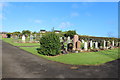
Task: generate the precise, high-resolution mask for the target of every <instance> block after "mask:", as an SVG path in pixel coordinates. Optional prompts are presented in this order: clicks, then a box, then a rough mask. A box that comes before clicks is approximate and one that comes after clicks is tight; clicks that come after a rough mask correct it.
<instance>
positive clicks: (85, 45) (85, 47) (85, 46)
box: [84, 42, 88, 51]
mask: <svg viewBox="0 0 120 80" xmlns="http://www.w3.org/2000/svg"><path fill="white" fill-rule="evenodd" d="M84 50H85V51H87V50H88V47H87V42H84Z"/></svg>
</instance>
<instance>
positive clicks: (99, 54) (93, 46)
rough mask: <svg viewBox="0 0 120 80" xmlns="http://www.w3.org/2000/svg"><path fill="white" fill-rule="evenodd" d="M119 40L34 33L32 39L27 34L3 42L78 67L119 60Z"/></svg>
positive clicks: (12, 36) (13, 36)
mask: <svg viewBox="0 0 120 80" xmlns="http://www.w3.org/2000/svg"><path fill="white" fill-rule="evenodd" d="M119 40H120V39H119V38H112V37H94V36H82V35H78V34H74V35H73V36H71V35H68V36H65V35H62V36H60V35H58V33H54V32H48V33H44V34H39V35H38V34H32V33H31V34H30V35H29V36H28V35H26V34H23V35H11V38H3V41H5V42H8V43H10V44H12V45H14V46H19V48H21V49H23V50H26V51H28V52H30V53H32V54H35V55H38V56H42V57H44V58H46V59H48V60H53V61H57V62H62V63H66V64H74V65H87V64H92V65H95V64H102V63H106V62H109V61H112V60H115V59H118V58H119V53H118V49H119V47H120V41H119ZM29 46H31V47H29ZM39 46H40V47H39ZM73 53H74V54H73ZM50 56H51V57H50ZM111 57H112V58H111ZM77 59H80V61H79V60H77ZM86 59H88V60H87V61H86Z"/></svg>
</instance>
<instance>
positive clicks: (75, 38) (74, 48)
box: [73, 35, 78, 50]
mask: <svg viewBox="0 0 120 80" xmlns="http://www.w3.org/2000/svg"><path fill="white" fill-rule="evenodd" d="M77 41H78V35H74V38H73V50H76V42H77Z"/></svg>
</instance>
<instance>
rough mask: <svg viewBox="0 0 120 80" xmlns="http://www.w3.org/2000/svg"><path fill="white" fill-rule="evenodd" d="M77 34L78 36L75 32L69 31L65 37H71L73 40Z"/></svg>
mask: <svg viewBox="0 0 120 80" xmlns="http://www.w3.org/2000/svg"><path fill="white" fill-rule="evenodd" d="M75 34H77V33H76V31H75V30H69V31H67V32H66V33H65V34H64V36H65V37H68V36H70V37H71V38H73V37H74V35H75Z"/></svg>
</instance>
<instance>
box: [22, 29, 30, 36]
mask: <svg viewBox="0 0 120 80" xmlns="http://www.w3.org/2000/svg"><path fill="white" fill-rule="evenodd" d="M22 34H24V35H25V34H26V35H30V34H31V31H29V30H23V31H22Z"/></svg>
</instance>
